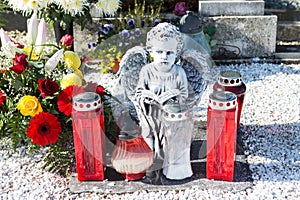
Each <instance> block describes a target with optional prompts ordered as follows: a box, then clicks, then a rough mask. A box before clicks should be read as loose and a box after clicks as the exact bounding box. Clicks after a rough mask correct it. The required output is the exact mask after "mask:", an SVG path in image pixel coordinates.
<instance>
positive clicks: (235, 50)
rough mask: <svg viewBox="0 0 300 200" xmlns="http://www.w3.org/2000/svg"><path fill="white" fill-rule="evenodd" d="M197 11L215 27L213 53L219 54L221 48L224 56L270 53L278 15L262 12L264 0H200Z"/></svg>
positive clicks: (264, 54)
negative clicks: (215, 42)
mask: <svg viewBox="0 0 300 200" xmlns="http://www.w3.org/2000/svg"><path fill="white" fill-rule="evenodd" d="M199 14H200V16H202V17H208V18H209V21H210V23H212V24H214V26H215V27H216V30H217V32H216V34H215V35H214V36H213V39H215V40H217V41H218V45H217V48H216V50H215V51H216V52H215V54H216V56H217V55H218V54H219V56H221V57H222V55H221V54H222V51H221V50H223V54H224V55H223V56H225V58H252V57H269V56H271V55H272V54H273V53H274V52H275V47H276V29H277V16H275V15H264V1H261V0H258V1H251V0H209V1H206V0H200V1H199ZM224 51H225V52H226V51H227V54H226V53H224ZM228 52H231V54H230V53H228Z"/></svg>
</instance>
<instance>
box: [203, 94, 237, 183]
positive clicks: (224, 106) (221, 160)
mask: <svg viewBox="0 0 300 200" xmlns="http://www.w3.org/2000/svg"><path fill="white" fill-rule="evenodd" d="M236 106H237V98H236V95H235V94H233V93H231V92H226V91H215V92H213V93H212V94H210V96H209V106H208V111H207V157H206V177H207V178H208V179H215V180H224V181H233V178H234V162H235V153H236V132H237V121H236Z"/></svg>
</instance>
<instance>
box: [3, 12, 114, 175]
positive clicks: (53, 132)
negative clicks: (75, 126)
mask: <svg viewBox="0 0 300 200" xmlns="http://www.w3.org/2000/svg"><path fill="white" fill-rule="evenodd" d="M35 17H36V16H35V15H33V16H32V18H31V19H30V21H29V24H28V25H29V27H28V34H27V42H24V44H23V43H20V42H16V41H12V40H11V39H10V37H9V36H8V35H7V33H6V32H5V31H4V30H3V29H1V30H0V36H1V44H2V47H1V51H0V63H1V64H0V138H4V137H6V138H10V139H11V141H12V144H13V146H14V148H16V147H18V146H19V145H27V146H28V147H29V150H30V151H32V150H35V149H38V148H40V147H44V148H47V154H46V155H44V159H45V166H44V168H47V169H48V170H50V171H52V172H57V173H60V174H68V173H69V172H70V171H71V170H72V167H73V162H74V151H73V148H74V146H73V134H72V119H71V112H72V98H73V97H74V96H75V95H76V94H79V93H82V92H85V91H91V92H96V93H98V94H99V95H100V96H101V97H102V101H103V102H104V115H105V117H106V121H105V125H106V127H108V128H107V129H108V131H110V133H112V136H113V130H111V129H114V127H115V126H114V124H113V123H114V120H113V118H112V117H111V108H110V105H109V103H108V99H109V96H110V94H109V93H108V92H107V91H106V90H105V89H104V88H103V87H102V86H100V85H97V84H95V83H91V82H86V81H85V80H84V76H83V74H82V72H81V70H80V67H81V65H82V59H81V58H80V57H79V56H78V54H76V53H75V52H73V51H70V50H69V49H70V47H71V45H72V43H73V40H74V38H73V37H72V36H70V35H65V36H64V37H62V38H61V40H60V43H59V45H54V44H46V25H45V21H44V20H40V21H39V22H38V21H37V19H36V18H35ZM112 124H113V125H112Z"/></svg>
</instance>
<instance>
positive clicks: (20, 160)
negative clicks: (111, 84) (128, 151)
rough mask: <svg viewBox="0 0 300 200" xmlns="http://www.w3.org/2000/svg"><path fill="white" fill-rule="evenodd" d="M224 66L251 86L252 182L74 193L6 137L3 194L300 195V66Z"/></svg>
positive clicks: (246, 126) (247, 107)
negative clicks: (232, 186) (231, 187)
mask: <svg viewBox="0 0 300 200" xmlns="http://www.w3.org/2000/svg"><path fill="white" fill-rule="evenodd" d="M224 69H234V70H238V71H240V73H241V74H242V76H243V80H244V82H245V84H246V86H247V94H246V98H245V102H244V107H243V113H242V118H241V123H242V126H241V129H242V130H243V132H245V134H244V138H243V142H244V143H245V146H246V149H245V155H246V159H247V162H248V163H249V165H250V170H251V171H252V178H253V181H254V182H253V187H250V188H248V189H246V190H245V191H232V192H230V191H229V192H228V191H226V192H225V191H222V190H221V189H220V190H219V189H210V188H200V187H198V186H197V187H193V188H190V189H186V190H179V191H178V190H170V191H158V192H147V191H136V192H134V193H126V194H97V193H82V194H72V193H71V192H70V191H69V189H68V184H69V180H70V179H69V178H62V177H60V176H58V175H55V174H51V173H48V172H45V171H42V170H41V169H40V166H41V165H42V163H43V161H42V156H41V155H40V154H38V153H36V154H33V155H29V154H27V153H26V151H25V148H18V149H17V151H16V152H13V151H12V150H10V148H9V142H8V141H5V140H2V141H1V142H0V199H1V200H2V199H3V200H5V199H16V200H19V199H22V200H23V199H32V200H35V199H142V200H145V199H170V200H174V199H230V200H231V199H255V200H257V199H300V187H299V184H300V120H299V109H300V108H299V107H300V101H299V100H300V65H286V64H268V63H265V64H259V63H254V64H243V65H229V66H219V67H217V71H220V70H224ZM102 81H104V82H105V80H102ZM210 92H211V86H210V87H208V90H207V91H206V92H205V93H204V95H203V98H202V101H201V103H200V108H204V109H200V110H203V114H202V117H203V120H205V112H206V111H205V110H206V108H207V100H208V94H209V93H210Z"/></svg>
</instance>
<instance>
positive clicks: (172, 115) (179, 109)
mask: <svg viewBox="0 0 300 200" xmlns="http://www.w3.org/2000/svg"><path fill="white" fill-rule="evenodd" d="M163 111H164V112H163V117H164V119H165V120H168V121H181V120H186V119H189V118H190V117H191V114H190V111H189V110H188V109H187V107H186V106H185V105H179V104H166V105H165V106H164V107H163Z"/></svg>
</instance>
